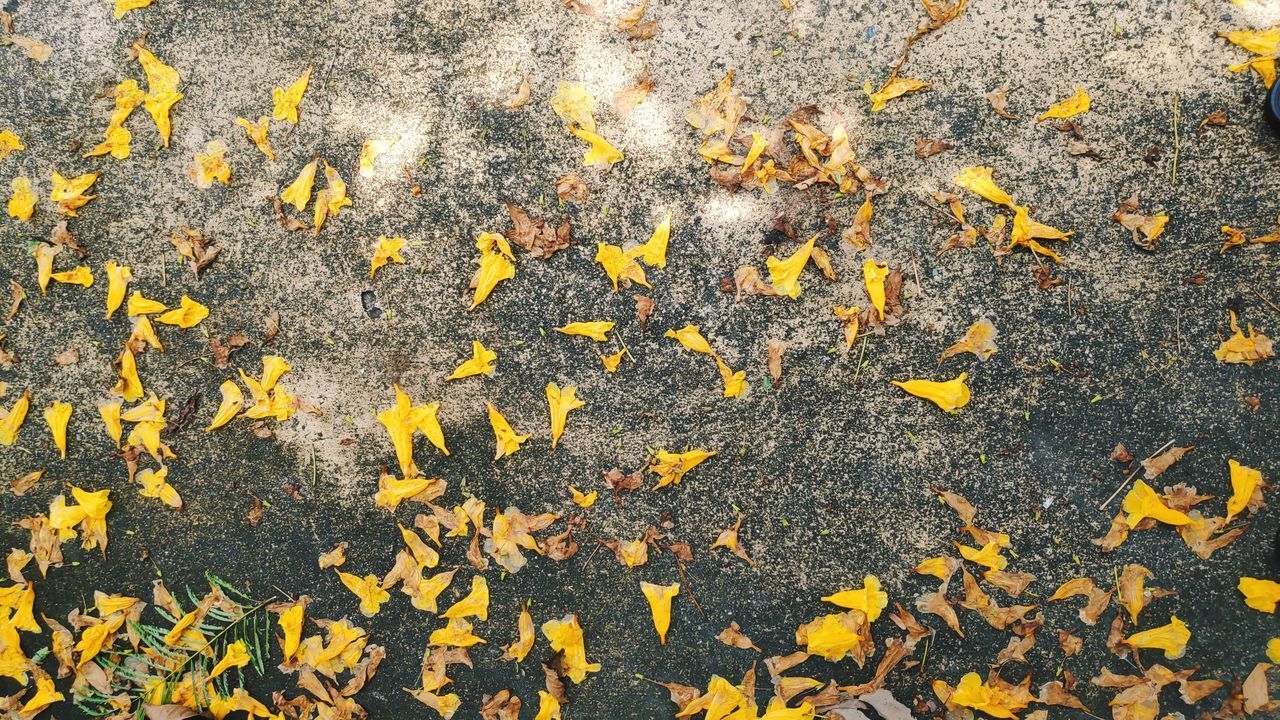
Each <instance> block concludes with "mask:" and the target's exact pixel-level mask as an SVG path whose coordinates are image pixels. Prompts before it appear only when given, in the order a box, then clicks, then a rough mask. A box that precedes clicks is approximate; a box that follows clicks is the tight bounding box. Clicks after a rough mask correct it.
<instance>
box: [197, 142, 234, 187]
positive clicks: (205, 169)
mask: <svg viewBox="0 0 1280 720" xmlns="http://www.w3.org/2000/svg"><path fill="white" fill-rule="evenodd" d="M187 177H189V178H191V182H193V183H195V186H196V187H198V188H201V189H208V188H211V187H213V183H214V182H220V183H222V184H223V185H229V184H231V166H230V165H228V164H227V146H226V145H223V144H222V143H221V142H220V141H218V140H210V141H209V143H208V144H206V145H205V146H204V152H202V153H197V154H196V157H195V162H194V163H193V164H192V165H191V166H190V167H189V168H187Z"/></svg>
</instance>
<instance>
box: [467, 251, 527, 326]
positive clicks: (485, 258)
mask: <svg viewBox="0 0 1280 720" xmlns="http://www.w3.org/2000/svg"><path fill="white" fill-rule="evenodd" d="M499 237H501V236H500V235H499ZM504 242H505V239H504ZM510 254H511V251H510V250H507V252H506V253H505V254H504V253H503V252H501V251H500V250H488V251H484V254H483V255H481V256H480V268H479V269H478V270H476V275H475V279H474V281H473V282H474V283H475V287H476V289H475V294H474V295H472V296H471V307H469V308H467V309H468V310H475V309H476V306H477V305H479V304H480V303H482V302H484V301H485V299H487V298H488V297H489V293H491V292H493V289H494V288H496V287H497V286H498V283H500V282H502V281H503V280H510V279H511V278H513V277H515V276H516V266H515V264H514V263H512V262H511V260H510V258H509V257H508V256H509V255H510Z"/></svg>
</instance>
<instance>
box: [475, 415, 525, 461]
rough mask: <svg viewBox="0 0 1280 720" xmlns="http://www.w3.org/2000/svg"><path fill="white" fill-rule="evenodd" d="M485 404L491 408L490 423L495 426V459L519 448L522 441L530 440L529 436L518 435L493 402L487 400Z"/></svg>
mask: <svg viewBox="0 0 1280 720" xmlns="http://www.w3.org/2000/svg"><path fill="white" fill-rule="evenodd" d="M485 405H487V406H488V408H489V425H490V426H492V427H493V437H494V439H495V440H496V441H497V452H496V453H494V456H493V459H494V460H498V459H501V458H504V457H506V456H507V455H510V454H512V453H514V452H515V451H517V450H519V449H520V445H521V443H523V442H524V441H525V440H528V439H529V436H528V435H517V434H516V431H515V430H513V429H511V424H510V423H508V422H507V419H506V418H505V417H503V416H502V413H500V412H498V408H496V407H494V406H493V403H491V402H486V403H485Z"/></svg>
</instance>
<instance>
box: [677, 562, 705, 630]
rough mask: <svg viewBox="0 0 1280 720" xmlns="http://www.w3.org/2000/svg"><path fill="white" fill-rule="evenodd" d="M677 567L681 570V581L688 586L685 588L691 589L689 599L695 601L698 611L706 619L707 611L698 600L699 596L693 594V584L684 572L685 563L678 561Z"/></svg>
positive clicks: (694, 604)
mask: <svg viewBox="0 0 1280 720" xmlns="http://www.w3.org/2000/svg"><path fill="white" fill-rule="evenodd" d="M676 569H677V570H679V571H680V581H681V582H683V583H684V584H685V585H686V586H687V587H686V588H685V589H686V590H688V591H689V599H690V600H692V601H693V606H694V607H695V608H697V609H698V612H699V613H701V614H702V617H703V618H704V619H705V618H706V617H707V611H706V610H703V609H702V604H701V603H699V602H698V596H696V595H694V594H693V586H692V585H690V584H689V578H688V577H686V576H685V573H684V563H679V562H678V563H676Z"/></svg>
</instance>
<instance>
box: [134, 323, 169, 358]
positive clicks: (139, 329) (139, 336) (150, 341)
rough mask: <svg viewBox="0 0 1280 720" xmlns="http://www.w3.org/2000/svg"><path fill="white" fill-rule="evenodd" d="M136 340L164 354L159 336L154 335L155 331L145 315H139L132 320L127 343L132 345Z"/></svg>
mask: <svg viewBox="0 0 1280 720" xmlns="http://www.w3.org/2000/svg"><path fill="white" fill-rule="evenodd" d="M138 340H141V341H142V342H144V343H146V344H147V346H149V347H152V348H154V349H156V350H159V351H160V352H164V343H162V342H160V336H159V335H156V329H155V327H154V326H153V325H152V324H151V321H150V320H149V319H147V316H146V315H139V316H138V317H136V318H134V319H133V331H132V332H130V333H129V342H130V343H133V342H135V341H138Z"/></svg>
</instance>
